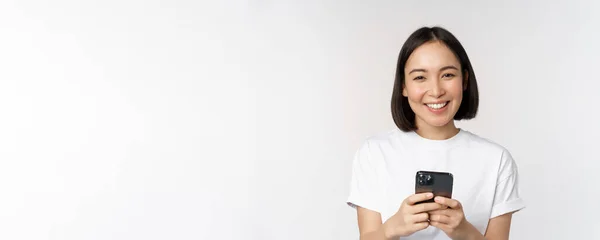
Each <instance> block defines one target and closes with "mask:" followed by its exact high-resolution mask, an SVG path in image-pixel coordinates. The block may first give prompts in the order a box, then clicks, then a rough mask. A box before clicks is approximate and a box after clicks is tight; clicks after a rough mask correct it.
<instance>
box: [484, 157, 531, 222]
mask: <svg viewBox="0 0 600 240" xmlns="http://www.w3.org/2000/svg"><path fill="white" fill-rule="evenodd" d="M523 208H525V202H524V201H523V199H521V196H520V195H519V171H518V168H517V164H516V163H515V161H514V160H513V158H512V155H511V154H510V152H508V151H506V150H504V151H503V153H502V159H501V163H500V170H499V174H498V180H497V182H496V192H495V194H494V204H493V207H492V212H491V216H490V218H494V217H497V216H500V215H503V214H506V213H511V212H516V211H519V210H521V209H523Z"/></svg>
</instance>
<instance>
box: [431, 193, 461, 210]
mask: <svg viewBox="0 0 600 240" xmlns="http://www.w3.org/2000/svg"><path fill="white" fill-rule="evenodd" d="M434 201H435V202H436V203H439V204H442V205H446V206H448V207H450V208H452V209H459V208H460V207H461V205H460V202H458V201H457V200H455V199H450V198H445V197H440V196H437V197H435V199H434Z"/></svg>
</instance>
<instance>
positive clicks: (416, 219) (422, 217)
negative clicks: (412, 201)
mask: <svg viewBox="0 0 600 240" xmlns="http://www.w3.org/2000/svg"><path fill="white" fill-rule="evenodd" d="M427 220H429V214H428V213H419V214H415V215H412V222H413V223H420V222H427Z"/></svg>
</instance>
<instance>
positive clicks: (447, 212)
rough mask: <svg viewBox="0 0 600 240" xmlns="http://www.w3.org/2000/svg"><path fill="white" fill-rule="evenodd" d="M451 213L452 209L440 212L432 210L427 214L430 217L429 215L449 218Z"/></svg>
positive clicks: (443, 209)
mask: <svg viewBox="0 0 600 240" xmlns="http://www.w3.org/2000/svg"><path fill="white" fill-rule="evenodd" d="M444 207H446V206H444ZM452 211H453V210H452V209H445V208H442V209H440V210H433V211H429V212H427V213H429V215H430V216H431V215H446V216H451V215H452Z"/></svg>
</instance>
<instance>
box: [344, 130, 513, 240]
mask: <svg viewBox="0 0 600 240" xmlns="http://www.w3.org/2000/svg"><path fill="white" fill-rule="evenodd" d="M419 170H425V171H438V172H450V173H452V175H453V177H454V186H453V192H452V198H453V199H456V200H458V201H459V202H460V203H461V204H462V206H463V211H464V213H465V218H466V220H467V221H469V222H470V223H471V224H472V225H473V226H475V227H476V228H477V230H479V231H480V232H481V234H484V233H485V231H486V229H487V225H488V221H489V220H490V219H491V218H494V217H496V216H500V215H502V214H505V213H509V212H513V211H518V210H520V209H522V208H524V207H525V204H524V202H523V200H522V199H521V198H520V196H519V187H518V183H519V175H518V172H517V165H516V163H515V161H514V160H513V158H512V156H511V155H510V153H509V152H508V151H507V150H506V149H505V148H504V147H502V146H500V145H498V144H496V143H494V142H491V141H489V140H487V139H484V138H482V137H479V136H477V135H475V134H473V133H471V132H469V131H466V130H463V129H461V130H460V131H459V133H458V134H457V135H455V136H453V137H452V138H450V139H446V140H430V139H426V138H423V137H421V136H420V135H418V134H417V133H415V132H412V131H411V132H403V131H401V130H399V129H396V130H392V131H389V132H386V133H383V134H380V135H377V136H372V137H370V138H368V139H367V140H366V141H365V142H364V143H363V144H362V146H361V147H360V148H359V149H358V151H357V152H356V156H355V158H354V162H353V167H352V180H351V183H350V195H349V197H348V199H347V204H348V205H350V206H351V207H356V206H361V207H363V208H367V209H370V210H373V211H376V212H379V213H380V214H381V218H382V221H383V222H385V221H386V220H387V219H388V218H390V217H391V216H392V215H394V214H395V213H396V212H397V211H398V210H399V208H400V205H401V203H402V201H404V199H405V198H406V197H408V196H410V195H412V194H414V193H415V175H416V172H417V171H419ZM402 239H403V240H404V239H407V240H408V239H411V240H416V239H435V240H441V239H449V238H448V237H447V236H446V234H445V233H444V232H443V231H441V230H440V229H438V228H435V227H433V226H429V227H428V228H427V229H424V230H422V231H419V232H416V233H414V234H412V235H411V236H409V237H407V238H402Z"/></svg>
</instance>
